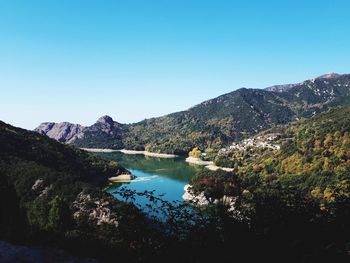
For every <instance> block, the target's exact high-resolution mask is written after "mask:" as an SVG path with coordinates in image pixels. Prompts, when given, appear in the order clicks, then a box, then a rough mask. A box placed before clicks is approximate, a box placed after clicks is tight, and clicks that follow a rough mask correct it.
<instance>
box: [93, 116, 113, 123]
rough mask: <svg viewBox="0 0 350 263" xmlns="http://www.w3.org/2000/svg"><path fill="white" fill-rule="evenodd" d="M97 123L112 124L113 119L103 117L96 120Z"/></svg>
mask: <svg viewBox="0 0 350 263" xmlns="http://www.w3.org/2000/svg"><path fill="white" fill-rule="evenodd" d="M97 123H102V124H113V123H114V121H113V119H112V118H111V117H110V116H108V115H104V116H102V117H100V118H99V119H98V120H97Z"/></svg>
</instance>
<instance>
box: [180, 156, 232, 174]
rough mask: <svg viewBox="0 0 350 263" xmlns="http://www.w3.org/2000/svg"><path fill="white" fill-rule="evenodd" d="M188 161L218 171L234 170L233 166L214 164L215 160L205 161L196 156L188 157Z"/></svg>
mask: <svg viewBox="0 0 350 263" xmlns="http://www.w3.org/2000/svg"><path fill="white" fill-rule="evenodd" d="M186 162H188V163H193V164H197V165H203V166H204V167H205V168H207V169H209V170H211V171H217V170H219V169H221V170H224V171H225V172H232V171H233V168H229V167H221V166H217V165H215V164H214V162H213V161H203V160H201V159H199V158H195V157H187V158H186Z"/></svg>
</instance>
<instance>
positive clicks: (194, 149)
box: [188, 147, 202, 158]
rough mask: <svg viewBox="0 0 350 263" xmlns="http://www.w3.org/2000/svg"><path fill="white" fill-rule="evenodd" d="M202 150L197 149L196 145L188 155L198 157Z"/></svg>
mask: <svg viewBox="0 0 350 263" xmlns="http://www.w3.org/2000/svg"><path fill="white" fill-rule="evenodd" d="M201 154H202V152H201V151H200V150H199V149H198V147H195V148H193V149H192V151H190V152H189V153H188V156H190V157H194V158H199V157H201Z"/></svg>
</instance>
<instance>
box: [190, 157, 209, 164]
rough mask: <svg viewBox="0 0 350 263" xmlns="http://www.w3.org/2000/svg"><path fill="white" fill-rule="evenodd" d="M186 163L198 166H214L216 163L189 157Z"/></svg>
mask: <svg viewBox="0 0 350 263" xmlns="http://www.w3.org/2000/svg"><path fill="white" fill-rule="evenodd" d="M186 162H188V163H193V164H198V165H214V163H213V162H212V161H203V160H201V159H199V158H195V157H187V158H186Z"/></svg>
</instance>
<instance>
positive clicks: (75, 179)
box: [0, 122, 144, 259]
mask: <svg viewBox="0 0 350 263" xmlns="http://www.w3.org/2000/svg"><path fill="white" fill-rule="evenodd" d="M126 172H127V171H126V170H125V169H124V168H122V167H119V166H118V164H116V163H115V162H111V161H105V160H102V159H100V158H97V157H95V156H93V155H91V154H88V153H87V152H84V151H82V150H79V149H76V148H75V147H73V146H69V145H64V144H61V143H58V142H56V141H54V140H52V139H50V138H48V137H46V136H42V135H39V134H37V133H35V132H30V131H26V130H23V129H19V128H15V127H12V126H10V125H8V124H5V123H3V122H0V239H3V240H8V241H10V242H16V243H22V244H27V245H45V246H52V247H60V248H63V249H66V250H69V251H70V253H73V254H75V255H84V256H88V257H98V258H103V257H104V254H105V253H106V254H108V255H113V254H118V255H119V257H121V258H122V257H123V256H126V255H130V254H131V253H130V250H132V249H131V247H130V243H131V242H133V243H134V244H135V246H136V244H137V243H138V241H139V240H140V239H141V238H142V235H140V237H139V236H137V233H138V232H140V231H141V229H143V226H144V217H143V216H142V215H141V214H140V213H139V212H138V209H136V208H135V207H134V206H133V205H128V204H125V203H122V202H119V201H117V200H115V198H113V197H112V196H111V195H109V194H106V193H104V192H102V190H101V189H102V188H103V187H104V186H105V185H106V183H107V178H108V177H110V176H114V175H117V174H120V173H126ZM112 248H113V250H112ZM110 250H112V252H111V251H110ZM113 251H114V252H113ZM107 252H108V253H107ZM0 259H1V258H0Z"/></svg>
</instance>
